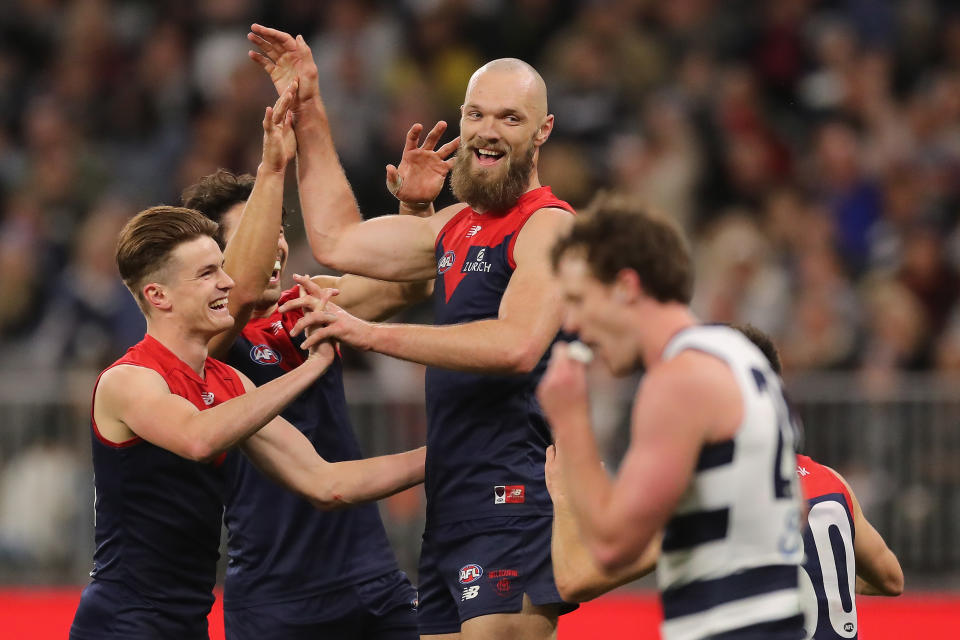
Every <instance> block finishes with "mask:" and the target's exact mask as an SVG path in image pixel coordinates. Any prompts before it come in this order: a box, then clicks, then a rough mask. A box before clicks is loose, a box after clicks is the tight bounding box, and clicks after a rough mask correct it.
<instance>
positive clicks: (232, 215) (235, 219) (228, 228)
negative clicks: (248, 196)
mask: <svg viewBox="0 0 960 640" xmlns="http://www.w3.org/2000/svg"><path fill="white" fill-rule="evenodd" d="M244 206H246V203H245V202H238V203H237V204H235V205H233V206H232V207H230V208H229V209H227V210H226V211H225V212H224V213H223V217H222V218H220V227H221V231H222V234H223V235H222V237H223V241H224V244H230V241H231V240H232V239H233V234H234V233H236V230H237V225H238V224H239V222H240V216H241V214H243V208H244ZM289 253H290V246H289V245H288V244H287V238H286V236H285V235H284V233H283V228H282V227H281V228H280V236H279V237H278V238H277V256H276V261H275V262H274V264H273V271H272V272H271V273H270V280H269V281H268V282H267V287H266V289H264V290H263V295H261V296H260V299H259V300H258V301H257V304H256V308H257V310H264V309H270V308H271V307H273V305H275V304H276V303H277V301H278V300H280V296H281V295H282V294H283V287H282V286H281V284H280V282H281V279H282V278H283V269H284V267H286V265H287V256H288V255H289Z"/></svg>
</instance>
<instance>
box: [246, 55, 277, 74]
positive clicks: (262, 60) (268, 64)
mask: <svg viewBox="0 0 960 640" xmlns="http://www.w3.org/2000/svg"><path fill="white" fill-rule="evenodd" d="M247 55H248V56H250V59H251V60H253V61H254V62H256V63H257V64H259V65H260V66H261V67H263V70H264V71H266V72H267V73H273V70H274V69H276V68H277V65H275V64H273V60H271V59H270V58H268V57H267V56H265V55H263V54H262V53H260V52H259V51H247Z"/></svg>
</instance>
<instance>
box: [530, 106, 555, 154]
mask: <svg viewBox="0 0 960 640" xmlns="http://www.w3.org/2000/svg"><path fill="white" fill-rule="evenodd" d="M551 132H553V114H552V113H551V114H549V115H547V117H546V118H544V119H543V122H541V123H540V128H539V129H537V133H536V134H535V135H534V136H533V144H534V146H536V147H539V146H540V145H542V144H543V143H544V142H546V141H547V138H549V137H550V133H551Z"/></svg>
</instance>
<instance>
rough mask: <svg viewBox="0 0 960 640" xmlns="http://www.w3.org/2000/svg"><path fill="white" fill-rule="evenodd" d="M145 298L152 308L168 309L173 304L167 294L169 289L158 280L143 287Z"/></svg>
mask: <svg viewBox="0 0 960 640" xmlns="http://www.w3.org/2000/svg"><path fill="white" fill-rule="evenodd" d="M143 299H144V300H146V301H147V305H149V306H150V308H151V309H160V310H161V311H167V310H169V309H170V307H171V306H173V305H172V303H171V301H170V297H169V296H168V295H167V290H166V289H165V288H164V286H163V285H162V284H159V283H157V282H151V283H150V284H148V285H145V286H144V287H143Z"/></svg>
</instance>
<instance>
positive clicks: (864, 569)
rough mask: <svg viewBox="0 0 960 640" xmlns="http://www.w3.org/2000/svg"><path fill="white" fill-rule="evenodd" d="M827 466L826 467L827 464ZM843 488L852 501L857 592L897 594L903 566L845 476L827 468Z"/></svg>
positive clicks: (901, 591) (901, 587)
mask: <svg viewBox="0 0 960 640" xmlns="http://www.w3.org/2000/svg"><path fill="white" fill-rule="evenodd" d="M827 468H828V469H829V467H827ZM830 471H831V473H833V474H834V475H836V476H837V478H838V479H839V480H840V482H842V483H843V484H844V485H845V486H846V487H847V493H849V494H850V499H851V500H852V501H853V531H854V537H853V555H854V557H855V559H856V562H857V587H856V591H857V593H859V594H861V595H866V596H898V595H900V594H901V593H903V569H901V568H900V561H899V560H897V556H896V555H894V553H893V551H891V550H890V547H888V546H887V543H886V542H885V541H884V539H883V536H881V535H880V533H879V532H877V530H876V529H874V528H873V525H871V524H870V522H868V521H867V518H866V517H865V516H864V515H863V510H862V509H861V508H860V502H859V501H858V500H857V496H856V495H855V494H854V493H853V489H852V488H851V487H850V485H849V484H848V483H847V481H846V479H845V478H844V477H843V476H841V475H840V474H839V473H837V472H836V471H834V470H833V469H830Z"/></svg>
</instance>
